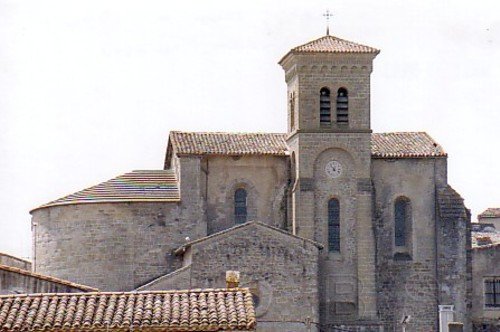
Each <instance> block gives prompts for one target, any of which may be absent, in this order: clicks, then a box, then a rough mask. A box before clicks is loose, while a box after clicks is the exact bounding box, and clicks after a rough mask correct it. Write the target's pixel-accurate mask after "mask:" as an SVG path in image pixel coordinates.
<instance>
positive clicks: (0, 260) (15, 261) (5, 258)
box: [0, 252, 31, 271]
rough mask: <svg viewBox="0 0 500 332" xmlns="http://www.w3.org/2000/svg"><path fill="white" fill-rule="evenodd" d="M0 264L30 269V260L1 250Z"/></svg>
mask: <svg viewBox="0 0 500 332" xmlns="http://www.w3.org/2000/svg"><path fill="white" fill-rule="evenodd" d="M0 265H7V266H12V267H17V268H20V269H23V270H28V271H31V262H30V261H28V260H26V259H22V258H19V257H15V256H12V255H9V254H5V253H1V252H0Z"/></svg>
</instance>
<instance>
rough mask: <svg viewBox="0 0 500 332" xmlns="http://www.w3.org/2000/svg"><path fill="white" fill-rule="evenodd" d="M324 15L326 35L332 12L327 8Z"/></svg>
mask: <svg viewBox="0 0 500 332" xmlns="http://www.w3.org/2000/svg"><path fill="white" fill-rule="evenodd" d="M323 16H324V17H326V35H327V36H329V35H330V17H333V14H332V13H331V12H330V10H329V9H327V10H326V12H325V13H324V14H323Z"/></svg>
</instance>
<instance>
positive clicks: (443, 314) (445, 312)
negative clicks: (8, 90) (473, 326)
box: [439, 305, 454, 332]
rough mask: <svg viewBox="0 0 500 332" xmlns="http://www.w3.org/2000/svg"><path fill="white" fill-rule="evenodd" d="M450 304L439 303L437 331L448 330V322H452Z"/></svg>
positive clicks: (443, 331)
mask: <svg viewBox="0 0 500 332" xmlns="http://www.w3.org/2000/svg"><path fill="white" fill-rule="evenodd" d="M453 308H454V306H452V305H439V332H448V331H449V330H448V323H450V322H453Z"/></svg>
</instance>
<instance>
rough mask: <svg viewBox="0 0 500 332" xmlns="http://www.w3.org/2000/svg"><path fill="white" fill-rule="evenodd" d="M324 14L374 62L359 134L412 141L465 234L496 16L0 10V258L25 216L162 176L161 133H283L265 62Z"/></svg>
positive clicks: (263, 9)
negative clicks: (139, 175) (426, 145)
mask: <svg viewBox="0 0 500 332" xmlns="http://www.w3.org/2000/svg"><path fill="white" fill-rule="evenodd" d="M174 3H175V5H174ZM327 8H329V9H330V10H331V11H333V12H334V15H335V16H334V18H333V23H332V26H331V33H332V34H333V35H336V36H338V37H341V38H346V39H349V40H351V41H355V42H360V43H363V44H367V45H369V46H373V47H377V48H380V49H381V50H382V52H381V53H380V54H379V56H378V57H377V59H376V60H375V70H374V72H373V74H372V127H373V129H374V131H376V132H382V131H427V132H428V133H429V134H431V135H432V136H433V137H434V138H435V139H436V140H437V141H438V142H439V143H440V144H442V145H443V146H444V148H445V150H446V151H447V152H448V153H449V155H450V157H449V160H448V162H449V183H450V184H451V185H452V186H454V188H455V189H457V190H458V191H459V192H460V193H461V195H462V196H463V197H464V198H465V201H466V204H467V206H468V207H469V208H471V209H472V214H473V219H475V217H476V215H477V214H478V213H480V212H481V211H482V210H484V209H485V208H487V207H493V206H498V207H500V174H499V172H498V165H500V153H499V152H500V151H499V141H500V133H499V124H500V113H499V111H498V109H499V105H500V65H499V60H500V3H498V1H496V0H491V1H487V0H475V1H473V2H471V1H458V0H454V1H443V0H419V1H414V0H410V1H408V0H406V1H403V0H378V1H373V0H336V1H325V0H323V1H319V0H307V1H291V0H286V1H285V0H281V1H277V0H274V1H264V0H257V1H256V0H253V1H213V0H212V1H194V0H191V1H188V0H184V1H182V2H181V1H175V2H173V1H172V2H169V1H123V0H122V1H103V0H99V1H89V0H86V1H76V0H73V1H66V0H65V1H54V0H44V1H19V0H0V184H1V187H0V188H1V189H0V251H3V252H8V253H11V254H15V255H20V256H25V257H26V256H29V255H30V245H31V235H30V215H29V213H28V211H29V210H30V209H32V208H34V207H36V206H38V205H41V204H43V203H46V202H48V201H50V200H53V199H56V198H59V197H61V196H64V195H66V194H69V193H72V192H75V191H78V190H80V189H83V188H86V187H89V186H91V185H94V184H97V183H99V182H102V181H105V180H108V179H109V178H112V177H114V176H116V175H119V174H122V173H125V172H128V171H131V170H134V169H161V168H162V165H163V163H162V162H163V159H164V153H165V147H166V142H167V135H168V132H169V130H193V131H195V130H197V131H264V132H284V131H285V126H286V119H285V108H286V86H285V83H284V76H283V72H282V69H281V68H280V67H279V66H278V64H277V61H278V60H279V59H280V58H281V56H282V55H284V54H285V53H286V52H287V51H288V50H289V49H290V48H292V47H294V46H297V45H299V44H302V43H305V42H308V41H310V40H312V39H315V38H318V37H321V36H322V35H323V34H324V31H325V23H324V19H323V17H322V13H323V12H324V11H325V10H326V9H327Z"/></svg>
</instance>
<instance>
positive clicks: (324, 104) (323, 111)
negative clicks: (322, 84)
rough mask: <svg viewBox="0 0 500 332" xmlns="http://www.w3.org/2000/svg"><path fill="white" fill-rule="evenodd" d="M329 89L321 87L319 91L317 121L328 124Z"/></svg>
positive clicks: (329, 114)
mask: <svg viewBox="0 0 500 332" xmlns="http://www.w3.org/2000/svg"><path fill="white" fill-rule="evenodd" d="M331 113H332V110H331V106H330V90H328V88H321V90H320V91H319V123H320V124H330V121H331V116H332V115H331Z"/></svg>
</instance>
